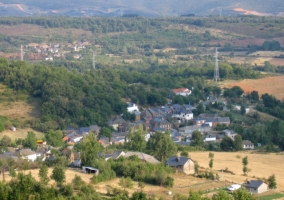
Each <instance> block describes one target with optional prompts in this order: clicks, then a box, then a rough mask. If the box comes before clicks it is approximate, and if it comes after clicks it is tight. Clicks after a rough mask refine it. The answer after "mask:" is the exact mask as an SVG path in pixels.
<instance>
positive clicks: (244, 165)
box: [242, 156, 249, 175]
mask: <svg viewBox="0 0 284 200" xmlns="http://www.w3.org/2000/svg"><path fill="white" fill-rule="evenodd" d="M242 163H243V172H244V174H245V175H247V173H248V172H249V169H248V167H247V166H248V157H247V156H246V157H244V158H243V159H242Z"/></svg>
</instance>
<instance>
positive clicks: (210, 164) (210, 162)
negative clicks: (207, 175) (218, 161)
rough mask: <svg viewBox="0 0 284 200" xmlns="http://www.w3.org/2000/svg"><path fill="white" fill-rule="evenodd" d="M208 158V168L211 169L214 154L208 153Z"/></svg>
mask: <svg viewBox="0 0 284 200" xmlns="http://www.w3.org/2000/svg"><path fill="white" fill-rule="evenodd" d="M209 158H210V161H209V167H210V169H212V168H213V158H214V153H211V152H209Z"/></svg>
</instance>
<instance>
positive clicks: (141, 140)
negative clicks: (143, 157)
mask: <svg viewBox="0 0 284 200" xmlns="http://www.w3.org/2000/svg"><path fill="white" fill-rule="evenodd" d="M146 134H147V132H145V131H144V130H143V127H142V126H139V129H138V130H137V131H134V132H129V133H127V135H126V139H127V142H126V143H125V148H126V149H128V150H132V151H139V152H144V151H145V149H146V140H145V136H146Z"/></svg>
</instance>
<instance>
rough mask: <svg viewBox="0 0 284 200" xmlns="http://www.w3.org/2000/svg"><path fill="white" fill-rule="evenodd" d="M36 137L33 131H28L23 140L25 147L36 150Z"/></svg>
mask: <svg viewBox="0 0 284 200" xmlns="http://www.w3.org/2000/svg"><path fill="white" fill-rule="evenodd" d="M36 141H37V139H36V135H35V134H34V132H28V135H27V137H26V139H25V141H24V146H25V147H27V148H31V149H32V150H36V148H37V142H36Z"/></svg>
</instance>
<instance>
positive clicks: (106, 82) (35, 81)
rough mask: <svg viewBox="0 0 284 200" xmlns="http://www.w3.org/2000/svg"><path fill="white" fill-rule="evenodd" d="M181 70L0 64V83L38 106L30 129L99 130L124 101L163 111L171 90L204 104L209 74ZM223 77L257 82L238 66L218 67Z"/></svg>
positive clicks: (123, 108) (120, 110)
mask: <svg viewBox="0 0 284 200" xmlns="http://www.w3.org/2000/svg"><path fill="white" fill-rule="evenodd" d="M196 66H197V64H192V66H187V65H182V66H179V67H171V66H165V65H158V64H157V63H156V64H153V65H152V66H150V67H148V68H147V67H146V68H137V69H135V68H133V67H130V68H129V69H128V68H125V67H124V68H117V69H104V68H102V69H100V70H91V71H89V70H87V71H85V72H82V73H80V72H78V71H76V70H73V69H72V68H71V69H70V70H68V69H67V68H65V67H56V66H45V65H43V64H42V65H39V64H35V65H29V64H26V63H24V62H20V61H19V62H8V61H7V60H5V59H1V65H0V78H1V81H2V82H4V83H5V84H6V85H8V86H9V87H11V88H13V89H14V90H15V91H16V92H17V93H25V94H29V95H31V97H33V98H40V99H41V101H42V105H41V112H42V117H41V119H38V120H35V121H33V122H32V124H33V127H34V128H36V129H38V130H42V131H47V130H49V129H50V128H52V129H58V128H61V129H62V128H64V127H66V126H67V125H70V124H74V125H80V126H86V125H91V124H100V125H103V124H105V123H106V122H107V120H108V118H109V117H110V116H111V115H112V114H122V113H125V111H126V104H125V102H123V101H122V98H130V99H131V100H132V101H133V102H137V103H139V104H140V105H142V106H147V105H164V104H166V103H167V101H166V98H167V97H168V95H169V91H170V89H172V88H177V87H187V88H191V87H195V90H194V95H193V96H191V97H190V99H189V101H190V102H191V103H192V104H195V103H197V102H198V101H199V99H200V98H201V99H205V98H206V97H205V95H204V93H203V92H202V91H203V90H204V87H205V84H204V80H205V79H206V78H209V77H212V74H213V68H211V67H199V68H196ZM220 70H221V71H220V73H221V75H222V76H225V77H228V78H229V77H231V78H232V77H250V78H256V77H258V76H259V75H258V73H257V72H254V71H252V70H251V69H245V68H243V67H241V66H238V65H232V66H231V65H229V64H224V65H222V66H221V69H220Z"/></svg>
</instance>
